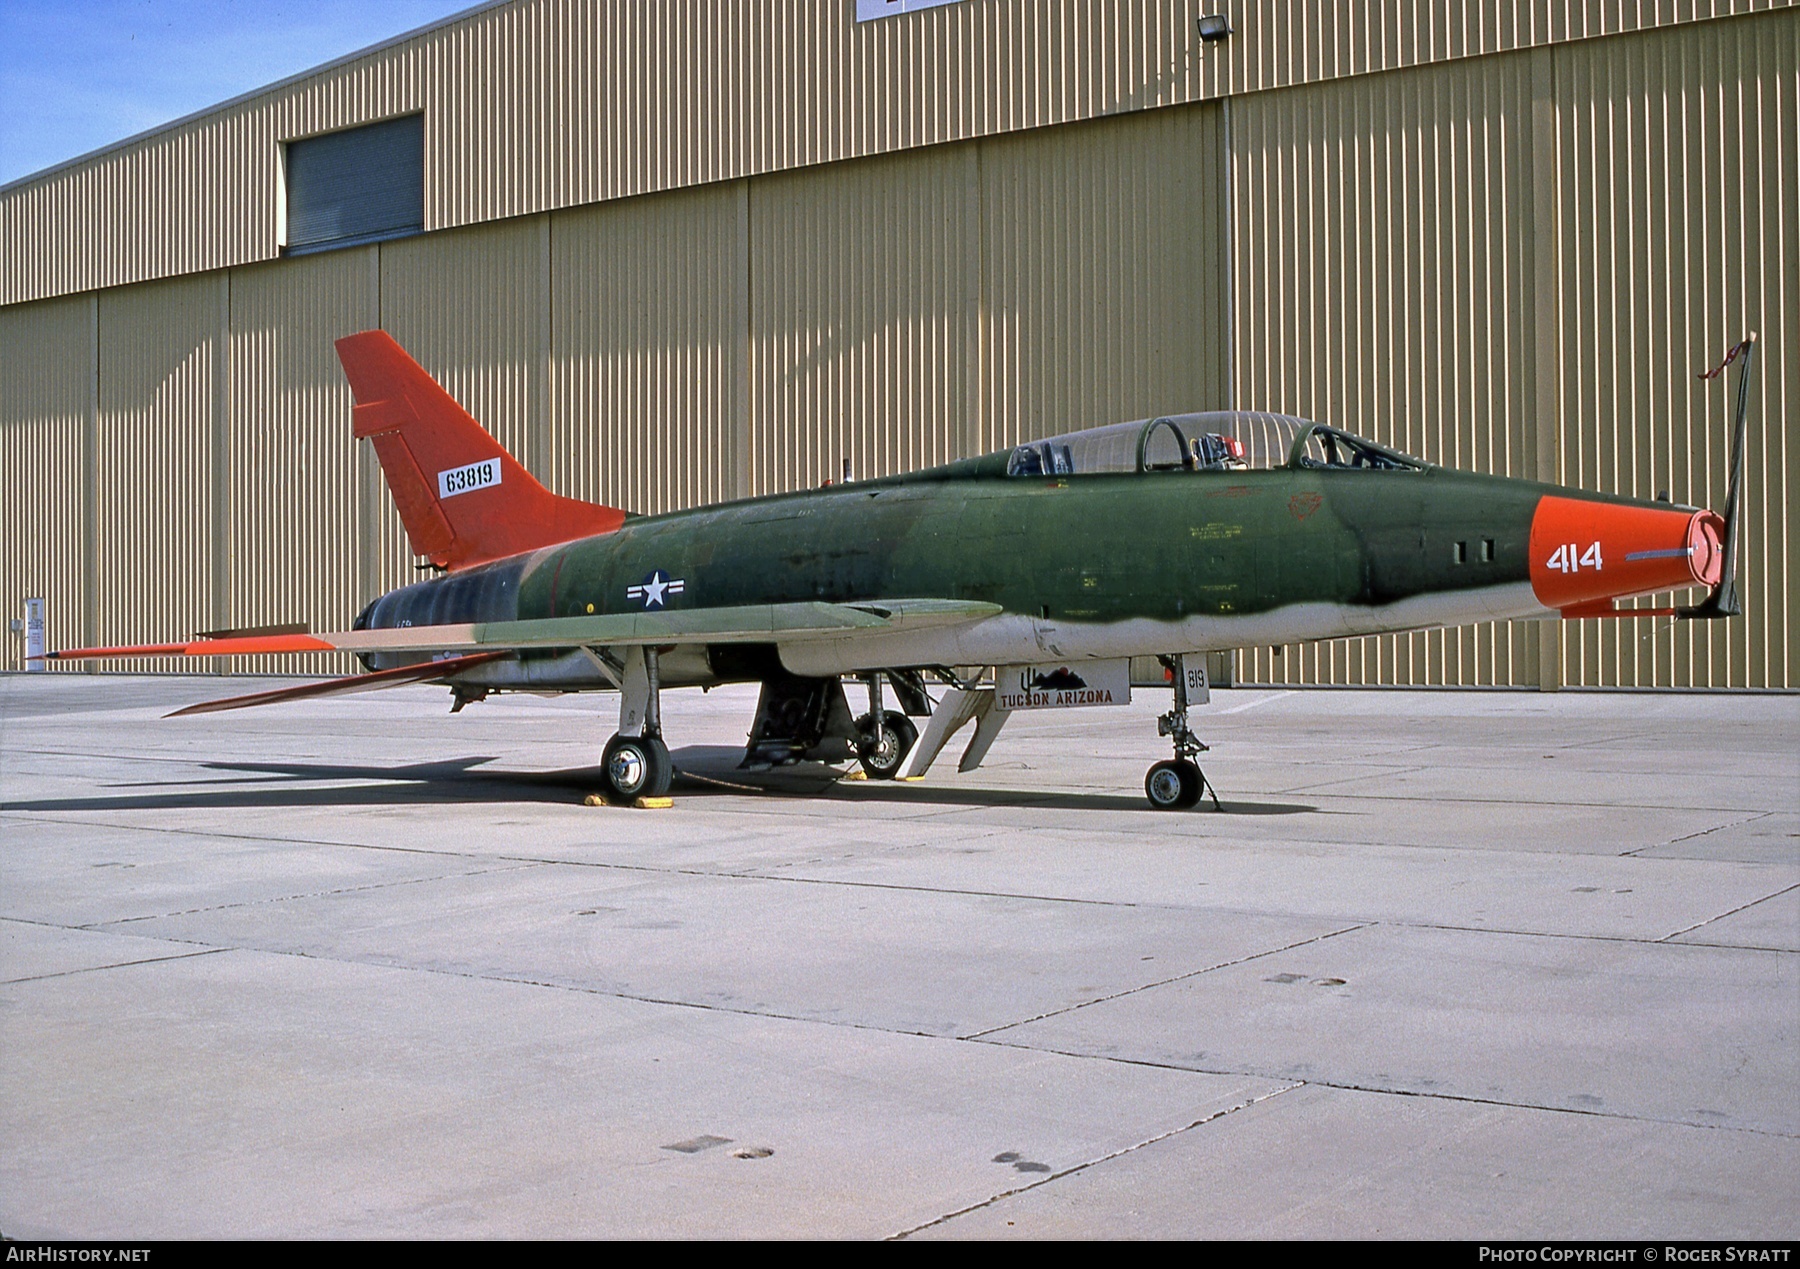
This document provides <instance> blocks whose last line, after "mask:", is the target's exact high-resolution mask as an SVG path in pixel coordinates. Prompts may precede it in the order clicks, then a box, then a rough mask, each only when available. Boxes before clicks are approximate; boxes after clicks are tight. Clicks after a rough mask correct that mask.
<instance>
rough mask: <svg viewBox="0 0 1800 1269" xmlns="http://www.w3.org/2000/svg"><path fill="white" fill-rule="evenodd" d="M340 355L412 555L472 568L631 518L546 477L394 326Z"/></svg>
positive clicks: (346, 344)
mask: <svg viewBox="0 0 1800 1269" xmlns="http://www.w3.org/2000/svg"><path fill="white" fill-rule="evenodd" d="M337 354H338V360H339V361H340V362H341V363H343V367H344V374H345V376H346V377H347V378H348V379H349V380H350V390H351V392H352V393H353V394H354V395H355V397H356V414H355V427H356V435H357V436H358V437H359V438H360V437H367V438H368V439H369V440H370V441H371V442H372V443H373V444H374V446H375V455H376V457H377V458H379V459H380V460H381V470H382V473H383V474H384V475H386V477H387V482H388V489H389V491H390V492H392V494H393V495H394V503H395V505H396V506H397V507H399V509H400V519H401V521H402V522H403V523H404V524H405V525H406V536H407V538H408V539H409V540H410V541H411V542H412V549H413V554H415V555H422V556H425V557H427V558H429V559H430V560H431V562H432V563H434V564H437V565H438V566H440V567H442V568H448V569H460V568H469V567H471V566H473V565H476V564H485V563H487V562H488V561H490V560H497V559H501V558H503V557H505V556H508V555H517V554H518V553H519V552H521V551H534V550H536V549H537V548H539V547H542V546H551V545H553V544H555V543H557V542H569V541H573V540H574V539H576V538H584V537H591V536H592V535H594V534H596V533H610V532H612V531H613V530H614V529H616V528H618V527H619V525H620V524H622V523H624V520H625V513H624V512H623V511H621V510H619V509H618V508H616V507H603V506H601V505H600V504H598V503H593V502H581V501H579V500H578V499H575V498H564V497H561V496H559V495H557V494H553V493H551V492H550V491H549V490H548V489H545V488H544V487H543V486H542V485H540V484H538V482H537V481H536V480H534V479H532V477H531V473H530V472H528V471H526V470H525V469H524V468H523V467H521V466H519V464H518V463H517V462H516V461H515V460H514V459H513V456H512V455H511V454H508V453H507V452H506V451H505V450H504V449H502V448H501V447H500V443H499V442H498V441H496V440H495V439H494V438H493V437H492V436H489V435H488V433H487V429H485V428H483V427H482V426H481V424H479V423H477V422H476V421H475V420H474V418H473V417H471V416H470V414H469V412H468V411H467V410H464V409H463V408H462V407H461V406H460V405H458V404H457V403H456V401H455V400H454V399H453V398H452V397H451V396H450V394H449V393H447V392H445V391H444V390H443V389H442V388H441V387H439V386H438V385H437V382H436V381H435V380H433V379H432V377H431V376H430V375H428V374H426V373H425V371H424V369H423V368H422V367H421V366H420V365H419V364H418V362H416V361H414V360H413V359H412V358H411V357H409V356H407V355H406V350H405V349H403V348H401V347H400V345H399V344H397V343H395V342H394V340H393V338H392V336H390V335H389V334H388V333H387V332H386V331H380V330H370V331H364V332H362V334H360V335H348V336H346V337H345V338H343V339H340V340H338V341H337Z"/></svg>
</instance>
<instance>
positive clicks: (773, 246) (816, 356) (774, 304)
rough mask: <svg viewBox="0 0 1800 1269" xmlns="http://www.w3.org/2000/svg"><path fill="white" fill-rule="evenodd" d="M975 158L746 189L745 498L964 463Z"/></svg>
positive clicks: (889, 163)
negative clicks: (748, 403)
mask: <svg viewBox="0 0 1800 1269" xmlns="http://www.w3.org/2000/svg"><path fill="white" fill-rule="evenodd" d="M971 158H972V156H971V155H969V154H967V153H966V151H965V148H964V147H943V148H939V149H934V150H930V151H925V152H921V153H918V154H908V155H897V156H892V157H886V158H878V159H864V160H861V161H859V162H856V163H847V164H839V165H835V166H832V167H827V168H818V169H813V170H809V171H803V172H791V173H784V174H782V175H779V176H774V177H769V178H766V179H763V180H759V181H755V182H752V183H751V186H750V209H749V218H750V244H751V246H750V256H751V266H750V306H751V307H750V345H751V349H752V363H751V393H752V397H751V399H752V424H751V427H752V439H751V455H750V457H751V473H752V474H751V481H750V487H751V492H753V493H771V492H777V491H781V490H788V489H798V488H805V487H807V486H813V485H819V484H821V483H823V482H825V481H828V480H832V481H835V480H838V479H840V478H841V477H842V474H843V464H844V463H845V462H846V461H848V463H849V464H850V469H851V472H852V475H853V476H855V477H868V476H880V475H888V474H891V473H894V472H900V471H908V470H912V469H915V468H918V467H926V466H931V465H932V464H935V463H941V462H946V461H948V460H949V459H951V458H953V457H959V456H961V454H962V453H963V452H964V450H963V442H964V440H965V438H966V437H967V436H968V422H967V411H968V408H969V404H970V400H969V385H968V383H967V381H966V378H965V376H966V375H967V373H968V364H967V359H968V331H967V329H966V327H965V323H966V321H967V320H968V314H969V307H970V305H969V302H968V301H969V298H970V293H971V291H972V290H973V289H974V287H975V286H976V285H977V284H978V282H977V279H976V278H975V277H974V276H973V275H972V273H973V271H972V268H971V265H972V263H973V261H972V258H971V255H970V253H969V251H968V250H967V248H968V245H969V244H970V243H972V242H973V241H975V239H976V236H977V222H976V218H975V215H974V210H975V209H974V204H973V202H972V200H971V199H970V198H969V196H968V194H969V182H970V178H971V169H970V167H969V162H970V160H971Z"/></svg>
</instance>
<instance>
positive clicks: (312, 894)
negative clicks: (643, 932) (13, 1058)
mask: <svg viewBox="0 0 1800 1269" xmlns="http://www.w3.org/2000/svg"><path fill="white" fill-rule="evenodd" d="M541 866H542V865H540V864H535V863H533V864H520V865H514V866H508V867H500V868H472V869H469V870H467V871H464V872H446V873H439V874H438V875H437V876H434V877H402V878H399V879H398V880H395V881H371V882H368V883H367V884H365V885H360V886H337V887H334V888H332V889H329V890H307V891H302V892H301V893H299V894H278V895H270V896H268V897H267V898H262V899H240V900H238V901H237V902H235V903H215V904H210V905H208V906H206V907H200V908H182V909H180V910H179V911H176V912H150V913H146V914H144V915H143V916H130V917H118V918H116V919H114V920H111V921H92V922H89V923H88V924H86V925H82V926H77V927H75V928H77V929H82V930H105V929H108V928H110V927H112V926H115V925H131V924H133V923H134V922H138V921H165V920H168V919H170V918H171V917H184V916H195V915H198V914H199V913H202V912H230V911H232V910H233V909H236V908H256V907H262V906H264V905H266V904H271V903H294V902H296V901H299V900H304V899H329V898H332V897H333V896H336V895H346V894H365V893H367V892H368V891H371V890H390V889H394V888H396V887H399V886H418V885H424V884H426V883H427V882H435V881H449V880H451V879H453V878H459V877H483V876H487V875H488V874H490V873H497V872H518V871H521V870H522V869H523V868H528V867H541Z"/></svg>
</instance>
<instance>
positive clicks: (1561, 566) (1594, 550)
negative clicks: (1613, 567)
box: [1544, 542, 1601, 573]
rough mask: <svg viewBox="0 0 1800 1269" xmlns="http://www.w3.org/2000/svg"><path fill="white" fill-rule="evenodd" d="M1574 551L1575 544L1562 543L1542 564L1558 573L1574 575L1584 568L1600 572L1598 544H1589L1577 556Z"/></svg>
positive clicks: (1575, 548)
mask: <svg viewBox="0 0 1800 1269" xmlns="http://www.w3.org/2000/svg"><path fill="white" fill-rule="evenodd" d="M1576 550H1577V547H1576V545H1575V543H1573V542H1565V543H1563V545H1561V546H1559V547H1557V548H1556V553H1555V554H1554V555H1552V556H1551V557H1550V558H1549V559H1548V560H1546V561H1545V562H1544V567H1545V568H1548V569H1552V570H1554V571H1556V572H1558V573H1574V572H1579V571H1580V570H1581V569H1584V568H1591V569H1593V570H1594V571H1595V572H1599V571H1600V568H1601V564H1600V544H1599V543H1598V542H1595V543H1593V544H1591V545H1590V546H1589V547H1588V549H1587V550H1585V551H1582V552H1581V553H1580V554H1579V555H1577V554H1576Z"/></svg>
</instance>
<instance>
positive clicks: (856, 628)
mask: <svg viewBox="0 0 1800 1269" xmlns="http://www.w3.org/2000/svg"><path fill="white" fill-rule="evenodd" d="M1000 611H1001V607H1000V605H999V604H991V603H984V602H981V601H978V600H962V599H892V600H879V601H869V602H866V603H865V602H857V603H850V604H832V603H795V604H746V605H742V606H737V607H729V608H686V609H671V610H666V611H657V612H634V613H603V614H596V615H593V616H577V617H550V618H541V619H536V620H527V621H489V622H474V623H461V624H455V625H443V626H401V627H397V628H393V629H385V630H344V631H335V632H324V633H316V634H298V633H282V634H242V635H225V636H223V637H219V638H202V639H193V640H190V641H188V642H185V643H149V644H131V645H123V646H118V647H105V648H70V649H66V650H64V651H60V652H48V653H45V654H44V659H45V660H47V661H85V660H95V659H100V658H108V657H182V656H187V657H216V656H248V655H258V654H263V653H277V652H279V653H292V652H430V653H442V652H454V653H477V652H507V651H519V650H523V649H526V648H575V647H629V646H632V645H634V644H635V645H648V644H683V643H687V644H692V643H789V642H801V641H805V640H808V639H841V638H843V637H844V636H845V635H853V634H856V633H859V632H870V633H872V632H875V631H894V630H919V629H925V628H929V627H934V626H951V625H961V624H963V623H965V622H972V621H979V620H981V619H982V618H984V617H992V616H995V615H997V614H998V613H999V612H1000ZM359 677H360V676H359Z"/></svg>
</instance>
